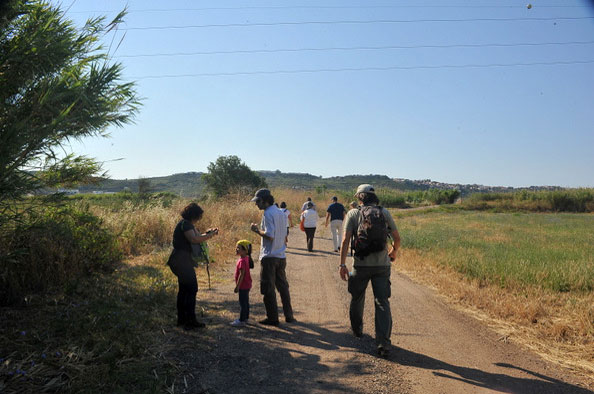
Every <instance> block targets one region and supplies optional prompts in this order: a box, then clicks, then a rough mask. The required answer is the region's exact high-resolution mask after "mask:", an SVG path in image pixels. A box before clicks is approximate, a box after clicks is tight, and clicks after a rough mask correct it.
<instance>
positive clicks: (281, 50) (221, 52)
mask: <svg viewBox="0 0 594 394" xmlns="http://www.w3.org/2000/svg"><path fill="white" fill-rule="evenodd" d="M587 44H594V41H566V42H538V43H530V42H524V43H511V44H501V43H493V44H446V45H386V46H360V47H326V48H279V49H246V50H232V51H203V52H169V53H140V54H135V55H119V56H117V57H119V58H134V57H159V56H160V57H168V56H195V55H229V54H250V53H280V52H323V51H367V50H383V49H427V48H487V47H505V48H507V47H518V46H544V45H587Z"/></svg>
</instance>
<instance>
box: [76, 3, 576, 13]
mask: <svg viewBox="0 0 594 394" xmlns="http://www.w3.org/2000/svg"><path fill="white" fill-rule="evenodd" d="M534 7H535V8H587V7H586V6H581V5H536V6H534ZM397 8H431V9H435V8H475V9H477V8H478V9H480V8H526V6H525V5H367V6H340V5H339V6H331V5H294V6H243V7H198V8H145V9H136V10H134V9H130V10H129V12H130V13H135V12H187V11H235V10H237V11H245V10H294V9H331V10H340V9H356V10H360V9H397ZM102 12H119V11H115V10H112V11H110V10H96V11H71V12H70V13H71V14H85V13H86V14H93V13H102Z"/></svg>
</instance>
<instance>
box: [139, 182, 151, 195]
mask: <svg viewBox="0 0 594 394" xmlns="http://www.w3.org/2000/svg"><path fill="white" fill-rule="evenodd" d="M152 190H153V185H152V184H151V181H150V180H149V179H147V178H144V177H140V178H138V194H139V195H140V196H141V197H146V196H147V195H148V194H149V193H150V192H152Z"/></svg>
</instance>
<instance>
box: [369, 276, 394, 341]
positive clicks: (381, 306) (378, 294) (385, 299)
mask: <svg viewBox="0 0 594 394" xmlns="http://www.w3.org/2000/svg"><path fill="white" fill-rule="evenodd" d="M390 273H391V267H389V266H388V267H377V269H375V270H374V273H373V274H372V276H371V286H372V288H373V297H374V301H375V343H376V344H377V346H378V349H379V348H380V347H382V348H384V349H387V348H388V346H389V345H390V343H391V341H390V336H391V335H392V311H391V310H390V300H389V298H390V295H391V294H392V289H391V282H390Z"/></svg>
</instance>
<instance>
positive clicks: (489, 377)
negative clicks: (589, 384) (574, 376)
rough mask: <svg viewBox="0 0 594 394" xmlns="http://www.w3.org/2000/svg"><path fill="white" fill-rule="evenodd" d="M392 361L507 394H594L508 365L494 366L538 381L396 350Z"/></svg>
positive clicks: (391, 358)
mask: <svg viewBox="0 0 594 394" xmlns="http://www.w3.org/2000/svg"><path fill="white" fill-rule="evenodd" d="M389 360H390V361H392V362H394V363H398V364H400V365H405V366H410V367H415V368H423V369H430V370H433V374H434V375H435V376H439V377H442V378H447V379H454V380H458V381H461V382H464V383H468V384H470V385H473V386H477V387H482V388H487V389H490V390H495V391H501V392H505V393H539V394H546V393H575V394H592V393H593V392H592V391H590V390H588V389H585V388H582V387H579V386H576V385H572V384H569V383H565V382H562V381H560V380H558V379H554V378H551V377H548V376H545V375H542V374H539V373H536V372H532V371H530V370H527V369H524V368H520V367H516V366H514V365H511V364H506V363H496V364H495V365H497V366H499V367H505V368H509V369H517V370H521V371H523V372H525V373H527V374H530V375H532V376H534V377H535V378H538V379H532V378H520V377H515V376H510V375H506V374H503V373H491V372H485V371H481V370H479V369H476V368H469V367H461V366H458V365H453V364H448V363H446V362H444V361H440V360H437V359H435V358H432V357H429V356H426V355H424V354H420V353H415V352H412V351H410V350H406V349H403V348H398V347H395V348H394V351H393V352H392V353H391V354H390V357H389Z"/></svg>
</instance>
